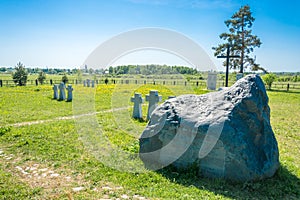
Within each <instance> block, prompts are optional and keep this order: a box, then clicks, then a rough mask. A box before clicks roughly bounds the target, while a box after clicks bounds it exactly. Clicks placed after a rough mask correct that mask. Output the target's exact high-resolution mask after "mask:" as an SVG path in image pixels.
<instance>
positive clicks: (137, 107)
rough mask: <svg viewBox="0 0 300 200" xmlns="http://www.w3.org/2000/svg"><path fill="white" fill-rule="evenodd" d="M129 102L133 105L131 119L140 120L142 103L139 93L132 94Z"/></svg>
mask: <svg viewBox="0 0 300 200" xmlns="http://www.w3.org/2000/svg"><path fill="white" fill-rule="evenodd" d="M131 102H133V103H134V105H133V113H132V117H133V118H135V119H142V118H143V115H142V103H143V102H144V99H143V98H142V95H141V94H140V93H134V97H131Z"/></svg>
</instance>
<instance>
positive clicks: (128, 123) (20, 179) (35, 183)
mask: <svg viewBox="0 0 300 200" xmlns="http://www.w3.org/2000/svg"><path fill="white" fill-rule="evenodd" d="M73 87H74V98H82V102H85V103H87V104H89V102H94V103H95V105H94V107H93V108H94V110H84V109H82V110H80V109H76V106H77V105H74V104H75V103H74V101H73V102H64V101H57V100H53V99H52V98H53V90H52V86H50V85H39V86H26V87H2V88H0V108H1V113H0V199H100V198H106V199H117V198H119V199H240V198H242V199H299V198H300V158H299V155H300V90H292V91H289V92H286V91H280V90H272V91H268V96H269V105H270V108H271V124H272V128H273V131H274V133H275V136H276V139H277V141H278V145H279V151H280V163H281V167H280V169H279V170H278V172H277V173H276V174H275V176H274V177H273V178H270V179H266V180H263V181H257V182H246V183H234V182H229V181H224V180H220V179H207V178H203V177H201V176H198V175H197V173H196V172H195V171H194V170H193V167H191V168H190V169H188V170H186V171H184V172H182V171H176V170H175V169H173V168H171V167H168V168H165V169H162V170H159V171H156V172H152V171H146V172H145V173H137V172H127V171H119V170H116V169H113V168H110V167H108V166H107V165H105V164H103V163H102V162H100V161H99V160H98V159H97V158H96V157H95V156H94V155H93V154H91V153H90V151H89V150H88V149H87V148H86V146H85V145H84V144H83V142H82V138H81V136H80V133H79V132H78V128H77V127H76V119H77V118H78V119H79V118H81V119H82V118H84V119H87V120H88V119H89V117H91V116H92V115H93V116H96V118H97V120H98V123H99V125H100V126H101V127H102V131H103V135H105V136H106V137H107V138H109V141H110V143H111V144H112V145H113V146H116V147H118V148H119V149H122V150H123V151H126V152H131V153H138V149H139V144H138V137H139V135H140V134H141V133H142V131H143V129H144V127H145V126H146V122H145V121H144V120H133V119H131V118H130V115H131V114H132V107H133V103H131V102H130V97H132V96H133V94H134V92H140V93H142V94H143V97H144V98H145V95H146V94H148V93H149V91H150V90H151V89H156V90H158V91H159V94H160V95H162V98H163V101H164V100H166V99H167V98H168V96H172V95H177V96H178V95H180V94H186V93H191V92H193V93H195V94H203V93H206V92H208V91H207V90H205V89H204V88H201V87H196V86H190V87H189V86H184V85H168V86H163V85H152V84H151V85H150V84H149V85H142V84H141V85H135V84H124V85H120V84H117V85H113V84H108V85H105V84H99V85H98V86H97V88H96V89H95V88H86V87H83V86H82V85H74V84H73ZM187 87H188V89H187ZM90 92H95V95H94V96H91V95H89V96H91V98H87V97H86V96H88V94H89V93H90ZM79 93H80V95H76V94H79ZM74 110H75V111H76V113H75V112H74ZM146 112H147V102H145V103H144V104H143V115H144V116H146V114H147V113H146ZM73 115H75V116H73Z"/></svg>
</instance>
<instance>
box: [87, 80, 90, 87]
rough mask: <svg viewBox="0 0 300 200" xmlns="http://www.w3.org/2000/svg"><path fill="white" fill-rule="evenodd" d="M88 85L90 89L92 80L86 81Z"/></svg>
mask: <svg viewBox="0 0 300 200" xmlns="http://www.w3.org/2000/svg"><path fill="white" fill-rule="evenodd" d="M86 84H87V86H88V87H90V86H91V80H90V79H87V80H86Z"/></svg>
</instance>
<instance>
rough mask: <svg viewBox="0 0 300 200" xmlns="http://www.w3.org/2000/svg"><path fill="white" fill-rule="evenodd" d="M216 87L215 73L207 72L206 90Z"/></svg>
mask: <svg viewBox="0 0 300 200" xmlns="http://www.w3.org/2000/svg"><path fill="white" fill-rule="evenodd" d="M216 87H217V73H215V72H208V77H207V89H208V90H216Z"/></svg>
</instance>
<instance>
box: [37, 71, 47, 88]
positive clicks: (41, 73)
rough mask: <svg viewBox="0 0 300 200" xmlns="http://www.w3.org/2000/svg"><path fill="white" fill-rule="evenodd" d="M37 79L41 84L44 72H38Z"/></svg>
mask: <svg viewBox="0 0 300 200" xmlns="http://www.w3.org/2000/svg"><path fill="white" fill-rule="evenodd" d="M37 79H38V81H39V82H40V84H41V85H43V83H44V81H45V80H46V74H45V72H40V73H39V76H38V78H37Z"/></svg>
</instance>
